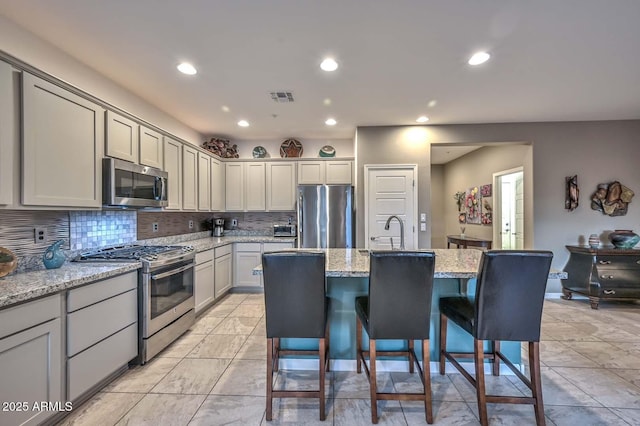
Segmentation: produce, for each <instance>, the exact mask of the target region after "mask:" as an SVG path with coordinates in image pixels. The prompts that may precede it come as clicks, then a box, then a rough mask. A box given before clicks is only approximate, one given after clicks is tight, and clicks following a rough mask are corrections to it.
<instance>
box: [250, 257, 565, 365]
mask: <svg viewBox="0 0 640 426" xmlns="http://www.w3.org/2000/svg"><path fill="white" fill-rule="evenodd" d="M301 250H305V251H324V252H325V254H326V277H327V297H329V298H330V301H331V302H330V306H329V324H330V330H331V336H330V345H329V348H330V357H331V363H332V367H333V369H334V370H355V359H356V347H355V343H356V338H355V335H356V330H355V324H356V314H355V298H356V297H358V296H362V295H367V292H368V286H369V253H368V251H367V250H362V249H334V248H331V249H316V250H313V249H301ZM429 251H433V252H434V253H435V254H436V264H435V274H434V283H433V298H432V303H431V304H432V306H431V331H430V342H431V343H430V348H431V353H430V357H431V362H432V363H433V362H435V361H438V359H439V352H440V347H439V338H440V336H439V331H440V312H439V309H438V300H439V299H440V297H446V296H459V295H461V294H468V295H471V296H473V294H474V291H475V278H476V274H477V271H478V265H479V263H480V257H481V255H482V251H480V250H477V249H433V250H429ZM253 273H254V274H258V275H259V274H262V267H261V266H258V267H256V268H255V269H254V271H253ZM398 273H399V274H401V273H402V271H398ZM565 277H566V274H565V273H564V272H562V271H557V270H551V271H550V273H549V278H550V279H560V278H565ZM390 285H393V283H390ZM365 340H366V339H365ZM447 342H448V349H449V350H450V351H469V352H472V351H473V338H472V337H471V336H470V335H469V334H468V333H466V332H465V331H463V330H462V329H461V328H459V327H458V326H457V325H455V324H453V323H449V329H448V331H447ZM485 344H486V345H488V343H485ZM282 345H283V347H287V346H289V347H292V348H298V349H310V348H313V347H314V346H315V347H317V339H295V340H294V339H282ZM403 345H405V346H406V342H404V341H400V340H397V341H391V340H390V341H379V342H378V345H377V346H378V350H391V349H398V348H401V347H403ZM364 347H365V348H367V347H368V343H367V342H366V341H365V342H364ZM501 348H502V352H503V353H504V354H505V355H506V356H507V357H508V358H509V359H510V360H511V361H512V362H513V363H514V364H516V365H518V364H520V342H503V343H502V346H501ZM485 349H488V346H487V347H486V348H485ZM416 351H418V348H416ZM420 356H421V354H420V353H419V351H418V357H420ZM380 360H381V362H380V363H379V364H380V367H379V368H382V369H383V370H388V371H404V370H406V365H407V364H406V362H405V361H397V360H385V359H384V358H380ZM281 362H283V363H284V367H285V368H306V367H307V365H306V363H305V362H304V360H297V359H296V360H286V359H281ZM432 369H435V365H434V367H433V368H432Z"/></svg>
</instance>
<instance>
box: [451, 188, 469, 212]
mask: <svg viewBox="0 0 640 426" xmlns="http://www.w3.org/2000/svg"><path fill="white" fill-rule="evenodd" d="M466 195H467V193H466V192H464V191H458V192H456V193H455V194H453V199H454V200H456V204H457V205H458V211H459V212H461V211H462V210H463V207H464V197H465V196H466Z"/></svg>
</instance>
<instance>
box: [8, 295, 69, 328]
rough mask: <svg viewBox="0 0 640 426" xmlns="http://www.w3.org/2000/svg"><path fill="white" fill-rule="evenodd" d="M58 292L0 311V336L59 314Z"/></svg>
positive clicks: (56, 316) (40, 322)
mask: <svg viewBox="0 0 640 426" xmlns="http://www.w3.org/2000/svg"><path fill="white" fill-rule="evenodd" d="M60 309H61V305H60V294H56V295H54V296H49V297H45V298H44V299H38V300H34V301H33V302H28V303H25V304H22V305H17V306H14V307H11V308H7V309H4V310H2V311H0V338H3V337H5V336H8V335H10V334H13V333H17V332H19V331H22V330H26V329H27V328H29V327H33V326H35V325H38V324H42V323H43V322H46V321H49V320H52V319H54V318H58V317H59V316H60Z"/></svg>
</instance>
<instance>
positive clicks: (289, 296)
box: [262, 251, 329, 420]
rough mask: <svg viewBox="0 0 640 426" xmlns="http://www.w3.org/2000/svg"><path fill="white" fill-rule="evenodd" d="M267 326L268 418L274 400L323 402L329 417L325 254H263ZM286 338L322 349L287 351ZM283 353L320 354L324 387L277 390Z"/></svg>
mask: <svg viewBox="0 0 640 426" xmlns="http://www.w3.org/2000/svg"><path fill="white" fill-rule="evenodd" d="M262 270H263V278H264V300H265V320H266V323H267V416H266V418H267V420H271V419H272V414H273V412H272V410H273V408H272V405H273V404H272V402H273V398H318V399H319V401H320V420H324V419H325V418H326V414H325V391H324V379H325V370H326V371H329V356H328V354H329V327H328V322H327V308H328V302H327V298H326V285H325V255H324V253H323V252H300V251H282V252H273V253H264V254H263V255H262ZM281 338H317V339H319V345H318V350H317V351H316V350H284V349H281V348H280V339H281ZM280 355H318V356H319V368H318V371H319V375H320V379H319V386H318V390H314V391H299V390H298V391H293V390H291V391H287V390H274V389H273V382H274V376H273V373H274V371H278V362H279V359H280Z"/></svg>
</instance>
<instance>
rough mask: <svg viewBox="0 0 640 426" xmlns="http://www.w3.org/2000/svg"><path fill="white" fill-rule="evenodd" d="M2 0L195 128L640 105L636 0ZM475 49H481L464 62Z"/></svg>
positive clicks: (13, 15)
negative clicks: (327, 64) (193, 71)
mask: <svg viewBox="0 0 640 426" xmlns="http://www.w3.org/2000/svg"><path fill="white" fill-rule="evenodd" d="M0 14H3V15H4V16H5V17H7V18H8V19H10V20H12V21H15V22H16V23H18V24H19V25H21V26H23V27H25V28H27V29H28V30H30V31H32V32H33V33H35V34H37V35H39V36H40V37H42V38H43V39H45V40H47V41H49V42H51V43H53V44H54V45H56V46H58V47H59V48H60V49H62V50H63V51H65V52H68V53H69V54H70V55H71V56H73V57H75V58H77V59H78V60H80V61H81V62H84V63H86V64H87V65H89V66H91V67H93V68H94V69H96V70H97V71H98V72H100V73H101V74H104V75H105V76H107V77H108V78H110V79H112V80H114V81H116V82H117V83H119V84H120V85H122V86H124V87H125V88H127V89H128V90H130V91H132V92H134V93H136V94H137V95H139V96H140V97H141V98H143V99H145V100H147V101H148V102H149V103H151V104H153V105H155V106H156V107H158V108H159V109H161V110H163V111H165V112H167V113H169V114H170V115H172V116H174V117H176V118H177V119H178V120H180V121H181V122H183V123H185V124H186V125H188V126H189V127H191V128H193V129H194V130H196V131H198V132H200V133H202V134H203V135H220V136H228V137H231V138H234V139H278V138H286V137H297V138H326V139H335V138H352V137H353V136H354V134H355V128H356V127H357V126H378V125H409V124H416V123H415V119H416V118H417V117H418V116H420V115H427V116H428V117H429V118H430V120H429V122H428V123H427V124H459V123H488V122H490V123H497V122H534V121H575V120H579V121H581V120H610V119H637V118H640V55H639V54H638V41H639V40H640V25H638V21H639V20H640V1H637V0H610V1H602V0H537V1H529V0H520V1H518V0H483V1H472V0H447V1H435V0H395V1H388V0H322V1H316V0H270V1H260V0H233V1H232V0H184V1H178V0H173V1H170V0H162V1H159V0H128V1H127V0H110V1H101V0H22V1H16V0H0ZM478 50H486V51H487V52H489V53H490V54H491V55H492V57H491V59H490V60H489V62H487V63H485V64H483V65H480V66H477V67H471V66H469V65H468V64H467V60H468V58H469V57H470V56H471V54H473V53H474V52H476V51H478ZM325 56H332V57H334V58H335V59H336V60H337V61H338V63H339V65H340V67H339V68H338V70H337V71H335V72H332V73H327V72H324V71H321V70H320V68H319V64H320V62H321V60H322V59H323V57H325ZM181 61H189V62H191V63H193V64H194V65H195V66H196V67H197V69H198V74H197V75H195V76H186V75H182V74H179V73H178V72H177V71H176V65H177V64H178V63H179V62H181ZM272 91H291V92H292V93H293V96H294V102H293V103H276V102H274V101H273V100H272V99H271V96H270V92H272ZM223 109H226V111H225V110H223ZM328 117H333V118H335V119H336V120H337V122H338V123H337V124H336V125H335V126H333V127H329V126H326V125H325V124H324V121H325V120H326V119H327V118H328ZM240 119H246V120H248V121H249V122H250V126H249V127H246V128H241V127H238V126H237V124H236V123H237V122H238V120H240Z"/></svg>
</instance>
